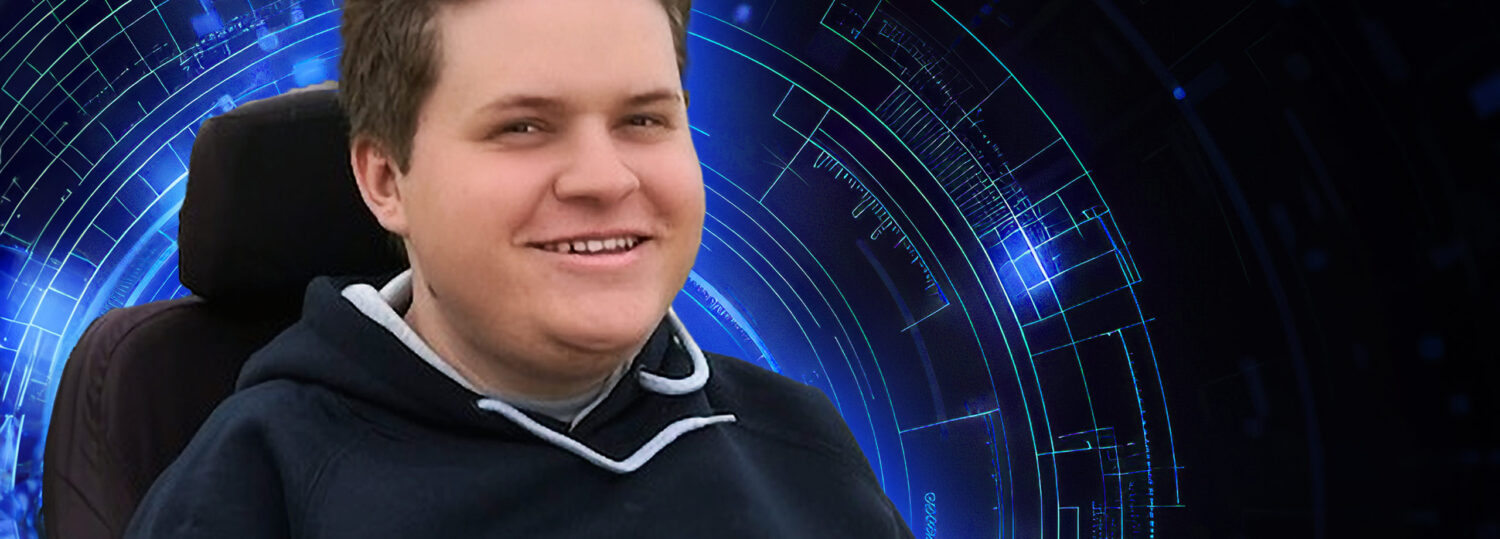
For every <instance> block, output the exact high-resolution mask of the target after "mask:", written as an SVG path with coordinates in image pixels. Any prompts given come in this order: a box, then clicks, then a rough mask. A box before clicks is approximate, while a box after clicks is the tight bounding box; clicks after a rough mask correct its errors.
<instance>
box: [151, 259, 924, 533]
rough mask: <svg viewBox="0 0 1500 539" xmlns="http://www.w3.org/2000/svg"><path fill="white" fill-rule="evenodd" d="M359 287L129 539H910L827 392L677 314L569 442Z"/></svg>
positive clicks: (280, 359)
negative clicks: (707, 346) (432, 357)
mask: <svg viewBox="0 0 1500 539" xmlns="http://www.w3.org/2000/svg"><path fill="white" fill-rule="evenodd" d="M355 282H358V281H357V280H356V279H330V278H318V279H315V280H314V281H313V282H312V283H311V284H309V286H308V290H307V296H306V299H305V302H304V306H303V315H302V319H301V320H300V321H299V322H297V323H296V324H294V325H293V326H291V327H290V328H288V329H287V330H286V331H285V332H283V333H282V334H281V335H279V336H278V337H277V338H276V339H274V340H273V341H271V343H270V344H268V345H267V346H266V347H265V348H263V349H261V350H260V351H258V352H256V353H255V354H254V355H252V356H251V357H250V359H249V360H248V361H247V363H246V365H245V368H244V370H243V371H242V372H241V374H240V379H239V383H238V390H237V391H236V393H235V394H234V395H232V396H230V397H229V398H228V399H226V400H225V401H224V402H223V403H222V404H220V405H219V407H218V408H217V409H216V410H215V411H214V413H213V414H212V415H211V416H210V417H209V419H208V420H207V422H205V424H204V425H203V427H202V428H201V429H200V430H199V432H198V433H197V434H196V435H195V436H194V438H193V440H192V442H191V443H189V444H188V446H187V448H186V449H184V450H183V453H182V455H181V456H180V457H178V459H177V460H176V461H175V462H174V463H173V464H172V465H171V466H170V467H168V468H167V470H166V471H165V472H163V474H162V476H161V477H160V478H158V479H157V481H156V483H155V484H154V485H153V486H152V488H151V490H150V492H149V493H148V494H147V495H146V498H145V499H144V500H143V501H142V503H141V506H140V507H139V508H138V509H137V511H136V514H135V518H134V519H133V520H132V521H131V525H130V527H129V529H128V530H127V532H126V536H127V537H214V538H219V537H307V538H324V537H330V538H331V537H359V538H381V537H442V538H449V537H452V538H461V537H526V538H548V537H695V538H709V537H713V538H718V537H724V538H732V537H853V538H889V537H894V538H907V537H912V534H911V531H910V530H909V528H907V527H906V524H905V523H904V521H903V520H902V517H901V515H900V514H899V513H898V512H897V511H896V509H895V507H894V506H893V505H892V503H891V501H890V499H889V498H887V497H886V495H885V493H884V492H883V491H882V490H881V488H880V484H879V483H878V482H877V480H876V478H875V475H874V474H873V473H872V472H871V470H870V465H869V462H868V461H867V460H866V459H865V457H864V455H863V454H862V453H861V451H860V449H859V446H858V445H857V444H856V442H855V440H854V438H853V436H851V435H850V433H849V429H848V427H847V426H846V425H845V424H844V422H843V420H842V419H841V418H840V417H839V414H838V413H837V411H836V410H835V409H834V407H833V405H832V404H831V403H830V402H829V401H828V399H827V397H825V396H824V395H823V394H822V393H821V392H820V391H818V390H816V389H814V388H811V387H809V386H806V385H803V384H801V383H798V382H795V381H792V380H790V379H787V378H785V377H782V376H780V375H778V374H775V373H772V372H770V371H767V370H764V369H762V368H760V367H757V366H755V365H752V364H749V363H746V362H743V361H740V360H738V359H734V358H731V357H727V356H721V355H717V354H712V353H701V352H698V351H697V347H696V345H692V344H691V337H690V336H687V335H686V333H685V332H682V331H681V330H680V326H676V325H675V317H671V316H669V317H668V319H666V320H663V322H662V324H661V325H660V326H659V327H658V328H657V329H656V330H655V331H654V332H653V334H652V335H651V337H650V338H649V340H648V341H647V342H646V345H645V347H644V348H643V349H642V350H641V352H640V354H639V355H637V357H636V358H635V359H634V360H633V362H632V363H631V365H630V367H629V371H628V372H627V373H626V375H625V377H624V378H623V379H621V380H620V382H619V383H618V384H616V385H615V386H614V388H613V389H611V390H610V393H609V394H608V395H607V396H606V397H605V398H604V399H603V400H602V401H601V402H599V403H598V405H597V406H596V407H595V408H593V409H592V410H591V411H590V412H589V413H588V414H587V415H586V416H584V417H583V418H582V420H581V421H579V422H578V423H577V424H576V425H573V426H571V428H570V426H569V425H567V424H564V423H562V422H560V421H558V420H556V419H553V418H551V417H548V416H546V415H542V414H537V413H532V412H525V411H520V410H518V409H516V408H513V407H510V406H508V405H505V404H503V403H500V402H498V401H494V400H493V399H487V398H485V397H483V396H481V395H478V394H476V393H474V392H472V391H469V390H468V389H465V388H464V387H462V386H460V385H459V384H458V383H457V382H456V381H455V380H453V379H451V378H449V377H447V376H445V375H443V374H442V373H440V372H438V371H437V370H436V369H435V368H433V366H432V365H429V364H428V363H426V362H424V361H423V360H422V359H420V358H419V357H418V356H417V355H416V354H415V353H414V352H413V351H412V350H411V348H409V347H408V346H407V345H405V344H403V343H402V341H400V340H398V339H397V338H396V337H395V336H394V335H392V333H391V332H390V331H388V330H387V329H386V328H385V327H383V326H381V325H380V324H378V323H376V322H375V321H373V320H371V319H370V318H369V317H367V316H365V315H364V314H363V313H361V312H360V310H359V309H357V308H356V307H355V306H354V305H353V304H351V303H350V302H349V301H348V300H346V299H345V298H344V297H343V296H341V295H340V291H341V290H342V289H343V288H344V287H345V286H347V285H349V284H352V283H355ZM681 337H687V338H686V342H684V340H683V339H682V338H681ZM685 384H686V385H685ZM674 393H677V394H674Z"/></svg>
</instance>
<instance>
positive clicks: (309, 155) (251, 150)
mask: <svg viewBox="0 0 1500 539" xmlns="http://www.w3.org/2000/svg"><path fill="white" fill-rule="evenodd" d="M386 237H387V236H386V233H385V231H384V230H383V229H381V228H380V226H379V225H378V224H377V223H376V222H375V220H374V218H373V217H372V216H371V215H370V213H369V211H368V210H367V209H366V208H365V206H364V204H363V203H362V202H361V201H360V199H359V192H358V190H357V188H356V187H355V184H354V178H353V175H352V173H351V171H350V169H349V158H348V136H347V121H346V120H345V118H344V116H343V114H342V112H341V110H340V108H339V105H338V100H337V93H336V92H335V91H331V90H308V91H303V92H298V93H292V94H286V95H281V96H277V97H273V98H269V99H263V100H260V101H255V102H251V103H246V104H244V105H242V106H240V107H238V108H236V109H234V110H232V111H230V112H228V113H225V114H223V115H221V116H218V117H215V118H212V119H210V120H208V121H206V122H204V124H203V127H202V128H201V129H200V130H199V131H198V138H197V141H196V142H194V144H193V152H192V159H191V163H190V165H189V173H188V186H187V196H186V199H185V200H184V202H183V206H182V212H181V214H180V226H179V234H178V246H179V248H180V254H181V256H180V260H181V266H180V275H181V280H182V284H183V285H184V286H186V287H187V288H188V290H190V291H192V295H190V296H188V297H184V298H180V299H175V300H170V301H159V302H154V303H149V304H145V305H139V306H135V307H128V308H123V309H114V310H111V311H109V312H107V313H105V314H104V315H103V316H101V317H99V319H97V320H95V321H94V323H93V324H92V325H90V326H89V328H88V329H87V330H85V332H84V334H83V336H82V338H80V339H79V341H78V344H77V346H76V347H75V348H74V349H73V351H72V354H71V355H70V356H69V357H68V362H67V365H66V366H65V367H64V369H63V375H62V380H61V383H60V384H59V387H58V391H57V400H56V403H55V405H54V408H53V412H52V423H51V426H50V428H49V430H48V433H47V445H46V450H45V455H44V457H43V458H44V471H43V475H42V502H43V503H42V516H43V522H44V526H45V529H46V534H47V536H48V537H54V538H61V537H65V538H69V539H87V538H95V537H119V536H121V535H122V534H123V533H124V531H125V527H126V525H127V524H129V522H130V517H131V515H132V514H133V513H134V511H135V507H136V505H137V504H138V503H139V502H140V500H141V498H142V497H143V496H144V495H145V493H146V491H147V489H149V488H150V487H151V484H152V482H153V481H155V480H156V477H157V475H158V474H160V473H161V471H162V470H163V469H165V468H166V466H167V465H168V464H170V463H171V462H172V460H173V459H174V458H176V456H177V454H178V453H179V452H180V451H181V450H182V448H183V447H184V446H185V445H186V444H187V442H188V440H189V439H191V438H192V436H193V433H194V432H196V431H197V430H198V427H199V425H201V424H202V422H203V420H204V419H206V418H207V417H208V414H209V412H211V411H212V410H213V408H214V407H215V406H216V405H217V404H218V403H219V402H220V401H222V400H223V399H224V398H225V397H227V396H228V395H229V393H230V392H231V391H233V388H234V382H235V378H236V376H237V375H238V373H239V371H240V367H241V366H242V365H243V363H244V362H245V359H246V358H247V357H249V355H250V353H251V352H253V351H255V350H256V349H258V348H260V347H261V346H262V345H264V344H265V343H266V342H268V341H269V340H270V339H271V338H272V337H274V336H275V335H276V334H277V333H279V332H280V331H281V330H282V329H284V328H285V327H286V326H288V325H290V324H291V323H292V322H294V321H295V320H296V318H297V316H298V315H299V312H300V308H301V303H302V294H303V291H304V288H305V287H306V285H307V282H308V281H309V280H311V279H312V278H313V277H314V276H317V275H348V274H364V275H375V274H383V273H388V272H394V271H398V270H400V269H402V268H403V267H405V264H404V262H403V261H402V259H401V258H400V256H399V254H398V253H397V251H396V250H395V249H393V248H392V247H391V246H390V244H389V242H388V241H387V239H386Z"/></svg>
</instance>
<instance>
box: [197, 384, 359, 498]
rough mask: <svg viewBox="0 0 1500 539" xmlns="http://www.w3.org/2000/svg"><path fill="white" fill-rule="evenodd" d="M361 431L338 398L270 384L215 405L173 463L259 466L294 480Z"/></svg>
mask: <svg viewBox="0 0 1500 539" xmlns="http://www.w3.org/2000/svg"><path fill="white" fill-rule="evenodd" d="M362 430H364V426H363V424H362V422H360V421H358V420H357V419H355V418H354V417H353V415H352V414H351V412H350V411H349V407H348V405H347V404H345V403H344V401H343V399H342V398H341V397H340V396H339V395H337V394H335V393H333V392H331V391H329V390H327V389H324V388H322V387H319V386H315V385H310V384H303V383H298V382H295V381H291V380H276V381H272V382H266V383H262V384H257V385H255V386H251V387H248V388H245V389H242V390H240V391H237V392H235V393H234V394H232V395H230V396H229V398H227V399H225V400H224V402H222V403H220V404H219V406H218V407H216V408H215V409H214V411H213V413H212V414H210V415H209V417H208V420H207V421H205V422H204V423H203V426H202V427H201V428H199V430H198V432H197V433H196V434H194V435H193V439H192V440H191V441H190V442H189V443H188V446H187V447H186V448H184V449H183V452H182V454H181V455H180V456H179V457H178V460H179V461H188V462H195V461H196V462H197V463H198V464H199V465H207V466H211V465H213V463H214V462H217V461H228V462H229V463H230V465H233V463H235V462H247V461H250V462H261V463H263V464H265V465H267V466H271V467H274V468H277V469H280V470H281V471H283V472H290V473H288V474H286V475H288V476H291V477H296V476H297V475H298V473H299V472H306V471H308V469H310V468H316V467H318V466H319V465H320V464H321V461H323V460H326V457H327V456H328V455H331V454H333V453H335V452H337V451H339V450H340V449H341V447H342V446H344V445H345V444H346V443H347V442H348V441H349V440H354V439H357V438H359V437H358V436H356V435H357V434H359V433H360V431H362Z"/></svg>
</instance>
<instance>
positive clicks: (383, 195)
mask: <svg viewBox="0 0 1500 539" xmlns="http://www.w3.org/2000/svg"><path fill="white" fill-rule="evenodd" d="M349 166H350V167H351V168H353V169H354V183H356V184H358V185H359V196H360V198H362V199H364V201H365V206H366V207H368V208H370V213H371V214H373V215H374V216H375V220H376V221H379V222H380V226H382V227H384V228H385V229H386V230H389V231H391V232H392V233H394V234H396V235H399V236H402V237H405V236H406V210H405V206H404V205H403V203H402V198H401V187H402V186H401V183H400V181H399V180H401V179H402V178H403V177H404V174H402V173H401V169H400V167H398V166H396V161H395V160H394V159H392V158H391V155H390V153H389V152H387V151H386V150H385V148H384V147H383V146H382V145H381V144H380V143H377V142H375V141H374V140H371V139H370V138H369V137H363V136H361V137H356V138H355V140H354V143H353V144H351V145H350V147H349Z"/></svg>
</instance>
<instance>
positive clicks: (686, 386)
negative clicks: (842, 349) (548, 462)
mask: <svg viewBox="0 0 1500 539" xmlns="http://www.w3.org/2000/svg"><path fill="white" fill-rule="evenodd" d="M374 282H377V281H376V280H373V279H362V278H357V277H346V278H330V277H318V278H316V279H314V280H313V281H312V282H311V283H309V284H308V287H307V293H306V296H305V299H304V301H303V311H302V318H301V320H299V321H298V322H297V323H295V324H293V325H292V326H291V327H289V328H287V330H286V331H284V332H283V333H282V334H280V335H279V336H277V337H276V338H275V339H274V340H272V341H271V342H270V343H269V344H267V345H266V346H265V347H264V348H262V349H261V350H259V351H257V352H256V353H255V354H253V355H251V357H250V358H249V360H247V361H246V363H245V367H244V369H243V370H242V371H241V372H240V377H239V381H238V383H237V384H236V386H237V387H236V389H237V390H243V389H245V388H248V387H251V386H254V385H257V384H262V383H266V382H269V381H273V380H291V381H294V382H298V383H304V384H313V385H318V386H322V387H324V388H326V389H328V390H331V391H333V392H335V393H338V394H341V395H343V396H345V397H346V398H349V399H352V400H355V401H358V402H361V403H363V404H367V405H372V406H374V407H377V408H380V409H383V410H385V411H388V412H390V413H391V414H393V415H395V416H398V417H400V418H402V419H403V420H404V421H405V422H409V423H415V424H419V425H422V426H426V427H430V428H438V429H443V430H449V431H455V432H462V433H466V434H479V435H484V436H492V437H499V438H504V439H507V440H513V441H522V442H531V443H546V444H549V445H553V446H555V447H557V448H558V449H560V450H564V451H567V452H570V453H573V454H575V455H577V456H578V457H580V458H583V459H585V460H587V461H589V462H591V463H593V464H594V465H596V466H599V467H601V468H604V469H607V470H610V471H613V472H616V473H629V472H632V471H634V470H636V469H638V468H639V467H640V466H642V465H644V464H645V463H646V462H648V461H649V460H650V459H651V457H652V456H654V455H655V454H656V453H657V452H659V451H660V450H661V449H663V448H665V447H666V446H667V445H668V444H670V443H671V442H672V441H673V440H675V439H677V437H679V436H681V435H683V434H686V433H688V432H690V431H692V430H696V429H699V428H703V427H707V426H709V425H713V424H717V423H725V422H732V421H734V420H735V416H733V415H732V414H720V413H715V412H714V410H713V408H712V406H710V405H709V403H708V401H707V399H706V398H705V397H704V395H703V392H702V388H703V386H704V385H705V383H706V382H707V380H708V377H709V376H710V372H709V365H708V362H707V361H706V359H705V358H704V355H703V352H702V351H701V350H699V349H698V347H697V345H696V344H695V343H693V340H692V337H691V335H689V334H688V333H687V331H686V330H685V329H684V328H683V327H682V325H681V323H680V322H679V321H678V320H677V318H676V315H675V314H673V313H671V312H670V311H669V312H668V314H667V316H666V317H664V318H663V320H662V322H661V323H660V324H659V325H658V326H657V327H656V329H655V330H654V331H653V332H652V334H651V336H650V337H649V338H648V339H647V341H646V344H645V345H644V346H643V347H642V348H641V351H640V352H639V353H638V354H637V355H636V357H635V358H634V359H633V360H632V361H631V363H630V364H629V366H628V367H627V368H626V371H625V372H624V374H623V377H622V378H620V380H619V382H618V383H616V384H615V385H614V386H613V387H612V388H607V394H605V395H603V396H602V398H601V400H599V401H597V402H595V403H594V405H593V406H591V407H590V409H589V410H588V411H587V413H586V415H583V416H581V417H580V418H579V420H578V421H576V422H575V423H574V424H572V425H569V424H565V423H563V422H561V421H558V420H556V419H553V418H551V417H547V416H545V415H542V414H537V413H533V412H528V411H523V410H520V409H517V408H515V407H514V406H511V405H510V404H508V403H506V402H504V401H501V400H497V399H493V398H489V397H486V396H484V395H480V394H478V393H475V392H474V391H473V390H471V389H470V388H469V387H466V386H467V384H464V383H463V380H462V378H461V377H456V376H453V375H452V373H445V372H442V371H441V370H440V369H442V367H443V365H445V364H444V363H443V362H442V361H441V360H439V361H436V362H434V361H433V359H434V358H435V356H434V357H427V358H424V357H423V355H424V354H430V353H431V351H430V350H425V345H422V344H421V340H420V339H417V338H415V336H414V334H411V335H402V334H401V331H400V328H406V331H407V332H410V328H409V327H407V326H406V325H405V324H404V323H398V321H399V319H400V316H399V315H397V314H396V313H395V311H394V310H393V309H391V308H390V307H389V305H384V304H380V305H375V304H371V303H370V302H364V303H363V304H361V305H356V302H353V301H351V299H353V298H346V294H344V293H342V292H343V291H344V290H345V289H347V288H349V287H351V286H352V285H365V286H369V285H371V284H372V283H374ZM379 282H385V281H383V280H382V281H379ZM367 297H368V296H367ZM377 297H378V296H377ZM375 303H380V302H378V301H377V302H375ZM380 307H384V309H383V310H382V309H380ZM382 317H394V318H395V320H384V319H383V318H382Z"/></svg>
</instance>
